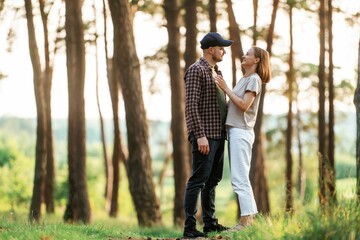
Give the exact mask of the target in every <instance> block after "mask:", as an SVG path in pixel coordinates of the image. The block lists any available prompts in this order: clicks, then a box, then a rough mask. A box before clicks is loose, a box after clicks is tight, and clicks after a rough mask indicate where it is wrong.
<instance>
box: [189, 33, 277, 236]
mask: <svg viewBox="0 0 360 240" xmlns="http://www.w3.org/2000/svg"><path fill="white" fill-rule="evenodd" d="M232 42H233V41H231V40H225V39H223V38H222V37H221V36H220V35H219V34H218V33H215V32H210V33H208V34H206V35H205V36H204V38H203V39H202V40H201V41H200V43H201V48H202V49H203V57H201V58H200V60H199V61H197V62H196V63H194V64H193V65H192V66H190V67H189V69H187V71H186V73H185V77H184V79H185V98H186V107H185V115H186V126H187V131H188V138H189V141H190V143H191V150H192V172H191V176H190V178H189V180H188V183H187V186H186V192H185V205H184V207H185V214H186V216H185V217H186V220H185V227H184V234H183V235H184V237H189V238H196V237H204V236H206V234H207V233H210V232H221V231H225V230H228V229H229V228H227V227H225V226H222V225H221V224H219V223H218V221H217V219H216V217H215V187H216V186H217V184H218V183H219V182H220V180H221V178H222V174H223V163H224V160H223V157H224V145H225V138H226V133H228V136H229V155H230V171H231V182H232V186H233V189H234V191H235V193H236V194H237V196H238V199H239V204H240V208H241V218H240V221H239V224H237V225H236V226H235V227H234V228H232V229H233V230H241V229H242V228H244V227H245V226H248V225H251V224H252V221H253V217H254V215H255V214H256V213H257V207H256V203H255V199H254V195H253V191H252V187H251V185H250V180H249V171H250V161H251V149H252V145H253V142H254V137H255V136H254V131H253V127H254V125H255V121H256V115H257V110H258V106H259V100H260V94H261V86H262V84H263V83H267V82H269V80H270V63H269V55H268V52H267V51H265V50H263V49H261V48H258V47H251V48H250V49H249V51H248V52H247V53H246V55H245V56H243V60H242V63H241V65H242V67H243V68H244V69H245V74H244V76H243V77H242V78H241V79H240V80H239V82H238V83H237V84H236V86H235V87H234V89H233V90H230V89H229V87H228V86H227V84H226V83H225V81H224V79H223V77H222V75H221V72H220V71H219V70H218V69H217V65H216V63H218V62H220V61H222V59H223V56H224V54H225V53H226V51H225V47H228V46H230V45H231V44H232ZM225 95H227V96H228V98H229V102H228V103H227V102H226V98H225ZM200 193H201V206H202V217H203V222H204V228H203V230H204V232H200V231H198V230H197V229H196V212H197V202H198V196H199V194H200Z"/></svg>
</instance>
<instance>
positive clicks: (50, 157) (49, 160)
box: [39, 0, 56, 213]
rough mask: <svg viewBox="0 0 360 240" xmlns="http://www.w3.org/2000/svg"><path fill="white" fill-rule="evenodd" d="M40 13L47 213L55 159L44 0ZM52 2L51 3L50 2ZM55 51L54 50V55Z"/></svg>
mask: <svg viewBox="0 0 360 240" xmlns="http://www.w3.org/2000/svg"><path fill="white" fill-rule="evenodd" d="M39 3H40V13H41V19H42V24H43V31H44V55H45V73H44V78H45V79H44V81H45V82H44V92H45V94H44V95H45V112H46V113H45V115H46V123H47V154H46V175H45V181H44V192H43V194H44V200H45V205H46V212H47V213H54V212H55V204H54V191H55V159H54V143H53V142H54V140H53V132H52V119H51V87H52V76H53V64H52V63H51V62H50V49H49V34H48V27H47V22H48V14H49V13H45V1H44V0H39ZM52 4H53V3H52ZM55 54H56V51H54V55H55Z"/></svg>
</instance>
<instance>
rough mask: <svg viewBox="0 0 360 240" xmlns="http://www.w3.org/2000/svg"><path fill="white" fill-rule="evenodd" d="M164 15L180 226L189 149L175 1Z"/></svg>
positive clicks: (176, 217)
mask: <svg viewBox="0 0 360 240" xmlns="http://www.w3.org/2000/svg"><path fill="white" fill-rule="evenodd" d="M164 7H165V16H166V20H167V29H168V39H169V42H168V47H167V55H168V59H169V69H170V83H171V84H170V85H171V133H172V142H173V161H174V164H173V166H174V177H175V197H174V215H173V222H174V225H177V226H182V225H183V224H184V221H185V210H184V194H185V188H186V181H187V179H188V178H189V171H188V169H189V168H190V167H189V164H188V163H189V162H190V160H189V156H190V154H189V148H188V144H187V143H188V142H187V136H186V135H187V133H186V125H185V105H184V103H185V93H184V90H185V86H184V81H183V79H182V77H181V76H182V71H181V66H180V55H181V54H180V32H179V11H180V9H179V3H178V0H165V2H164Z"/></svg>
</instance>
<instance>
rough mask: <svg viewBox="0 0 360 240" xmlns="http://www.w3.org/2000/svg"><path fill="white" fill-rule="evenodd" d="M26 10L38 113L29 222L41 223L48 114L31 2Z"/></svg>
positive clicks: (26, 5) (28, 0)
mask: <svg viewBox="0 0 360 240" xmlns="http://www.w3.org/2000/svg"><path fill="white" fill-rule="evenodd" d="M25 10H26V19H27V28H28V36H29V51H30V58H31V63H32V66H33V79H34V92H35V101H36V110H37V111H36V112H37V128H36V151H35V174H34V185H33V193H32V198H31V206H30V213H29V220H30V221H35V222H39V220H40V217H41V201H42V196H43V193H42V190H43V182H44V178H45V164H46V153H47V152H46V151H47V149H46V147H47V145H46V141H47V140H46V137H47V132H46V130H47V129H46V127H47V125H46V112H45V93H44V79H43V75H42V71H41V62H40V56H39V51H38V46H37V43H36V36H35V27H34V21H33V13H32V3H31V0H25Z"/></svg>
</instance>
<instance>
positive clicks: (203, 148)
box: [197, 137, 210, 155]
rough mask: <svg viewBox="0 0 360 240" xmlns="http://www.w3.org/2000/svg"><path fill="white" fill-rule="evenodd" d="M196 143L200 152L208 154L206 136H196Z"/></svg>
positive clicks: (208, 148)
mask: <svg viewBox="0 0 360 240" xmlns="http://www.w3.org/2000/svg"><path fill="white" fill-rule="evenodd" d="M197 144H198V150H199V152H200V153H202V154H204V155H208V154H209V152H210V147H209V141H208V140H207V138H206V137H201V138H198V139H197Z"/></svg>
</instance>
